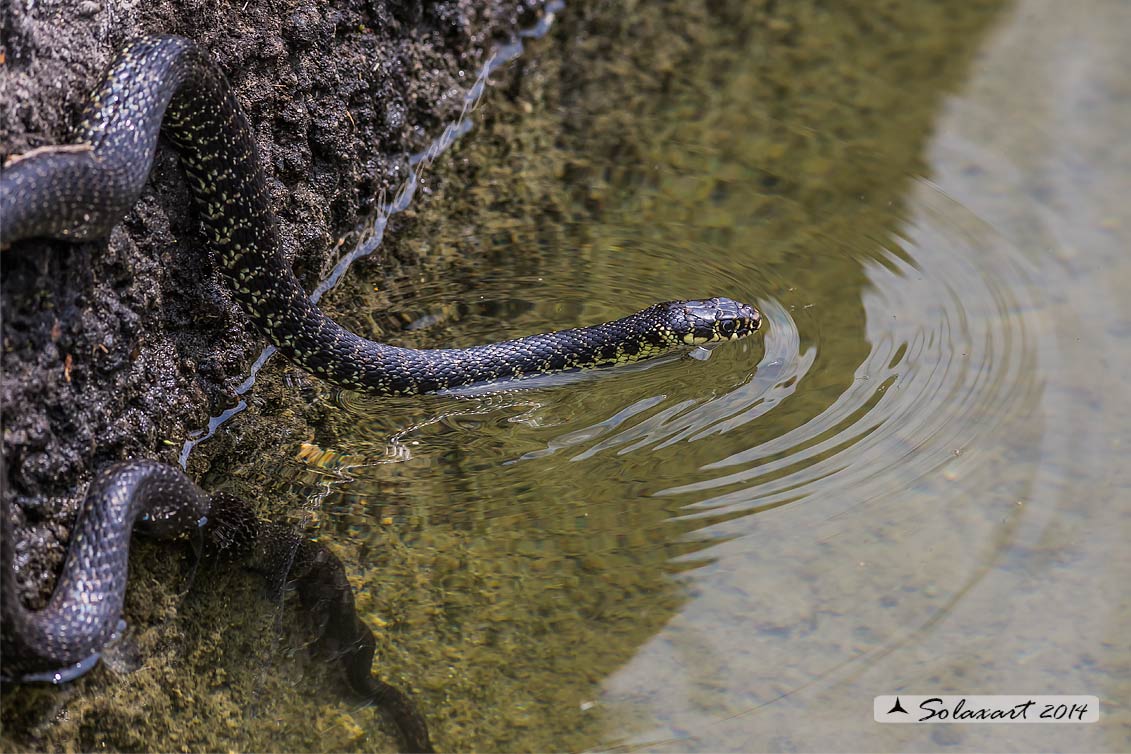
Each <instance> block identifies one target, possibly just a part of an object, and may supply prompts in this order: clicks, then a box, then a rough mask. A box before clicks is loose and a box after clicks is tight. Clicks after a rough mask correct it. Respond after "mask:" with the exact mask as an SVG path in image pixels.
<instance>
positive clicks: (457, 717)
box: [80, 0, 1131, 751]
mask: <svg viewBox="0 0 1131 754" xmlns="http://www.w3.org/2000/svg"><path fill="white" fill-rule="evenodd" d="M838 7H841V8H842V10H833V9H829V8H825V9H824V10H821V9H815V8H810V7H809V6H807V5H805V4H797V5H796V7H791V9H790V10H788V11H783V10H777V11H771V12H768V13H766V14H763V12H762V11H761V10H760V9H759V8H758V7H757V4H755V3H735V4H733V7H715V8H714V10H713V11H712V12H713V13H714V14H715V15H711V14H709V13H708V12H707V11H705V10H702V9H700V8H698V4H688V7H685V8H679V7H673V8H664V9H655V8H650V7H643V8H637V9H636V10H635V11H634V12H633V15H632V16H631V17H628V18H618V17H602V16H601V15H600V14H599V13H598V12H597V11H593V15H590V16H586V18H585V20H583V19H582V18H581V15H582V14H581V11H580V10H575V9H573V8H571V7H567V8H566V9H565V10H564V11H563V12H562V13H561V15H560V17H559V21H560V23H561V27H560V29H559V31H558V33H557V34H556V37H555V39H552V40H544V41H543V42H540V43H537V45H536V46H535V49H534V50H533V52H532V53H531V58H530V59H529V60H527V61H526V62H525V65H526V68H525V71H524V76H523V78H522V82H521V85H519V86H518V87H516V88H514V89H513V90H509V91H508V92H507V94H506V96H502V95H501V94H500V95H494V94H490V93H489V94H488V101H489V102H488V104H487V105H485V107H487V108H490V111H491V112H492V113H493V115H492V116H491V117H490V118H486V119H485V122H483V123H482V124H481V125H480V126H477V129H476V130H475V131H474V132H472V133H471V134H470V135H468V136H466V137H464V140H463V141H461V143H460V144H458V145H457V146H456V147H455V148H454V150H453V153H452V154H451V155H449V156H448V157H441V158H440V159H439V160H438V161H437V162H436V164H435V165H434V166H433V167H432V168H431V170H432V172H431V173H424V174H422V176H421V183H420V187H419V191H420V193H421V195H423V196H426V197H431V199H430V201H428V202H427V203H425V204H423V205H420V206H418V207H417V208H416V209H415V210H411V211H410V212H409V213H408V214H411V215H413V217H415V222H414V223H412V224H408V225H403V226H402V227H401V228H400V229H399V231H400V232H399V233H396V232H394V230H393V229H390V231H389V232H388V233H387V234H386V239H385V244H386V245H387V246H389V248H390V252H389V255H390V258H392V259H398V258H400V259H404V258H409V259H420V260H421V261H419V262H395V261H389V260H388V259H386V261H384V262H383V263H381V264H380V265H375V264H369V265H362V268H361V269H358V268H356V267H355V269H354V270H353V271H351V273H350V274H349V275H348V276H347V277H346V278H345V279H344V280H343V282H342V285H341V287H340V288H339V289H336V290H334V291H332V292H331V293H329V294H327V296H326V298H325V299H323V302H322V303H323V306H324V307H326V308H327V309H328V310H329V311H330V312H331V313H332V314H334V316H336V317H338V318H339V319H340V320H341V321H343V322H344V323H347V324H348V325H349V326H351V327H353V328H354V329H356V330H358V331H360V332H366V333H372V334H374V335H375V336H376V337H381V338H384V339H388V340H390V341H392V342H396V343H397V344H398V345H411V346H420V347H437V346H448V345H455V346H463V345H471V344H475V343H481V342H485V341H489V340H497V339H500V338H507V337H515V336H519V335H523V334H528V333H532V332H537V331H540V330H544V329H551V328H562V327H571V326H577V325H583V324H587V323H593V322H597V321H601V320H604V319H611V318H615V317H619V316H623V315H624V314H627V313H629V312H632V311H635V310H637V309H639V308H642V307H643V306H645V305H647V304H649V303H651V302H653V301H657V300H665V299H672V298H685V297H705V296H709V295H725V296H730V297H733V298H736V299H739V300H744V301H748V302H750V303H753V304H756V305H757V306H758V307H759V309H760V310H761V311H762V312H763V313H764V314H765V315H766V320H767V323H766V325H765V328H764V329H765V332H764V334H763V335H760V336H756V337H755V338H753V339H747V340H745V341H741V342H739V343H734V344H728V345H724V346H722V347H719V348H717V349H715V350H713V351H712V353H711V355H710V358H709V359H707V360H705V361H700V360H695V359H686V358H684V359H677V360H671V361H668V362H665V363H662V364H658V365H656V366H653V367H651V368H648V369H644V370H625V371H616V372H614V373H609V374H602V375H600V376H599V378H595V379H584V380H575V381H566V382H564V383H560V384H559V383H556V382H555V383H553V384H550V385H543V386H536V387H533V388H528V389H523V390H517V391H501V392H493V393H487V394H473V395H466V396H425V397H421V398H417V399H376V398H371V397H367V396H363V395H358V394H353V393H344V392H339V391H333V390H330V389H326V388H317V389H315V390H314V391H313V397H312V403H311V405H310V406H308V407H304V409H303V410H305V412H306V414H307V415H308V416H310V417H312V422H313V423H312V424H311V425H310V426H309V427H308V428H303V429H300V430H297V431H295V433H294V440H293V443H292V444H291V445H290V446H289V447H282V448H279V449H278V451H277V454H276V455H275V456H274V457H273V458H271V459H269V460H268V461H266V462H264V461H262V460H259V459H247V461H246V462H237V463H236V464H234V465H235V467H236V468H235V469H227V470H225V472H224V474H222V475H219V476H220V477H221V478H223V476H225V475H228V476H231V477H234V478H236V479H243V480H244V482H243V486H242V487H240V486H239V483H238V482H237V484H236V489H238V490H240V491H242V492H244V493H245V494H248V493H249V492H250V491H255V492H257V493H258V494H259V496H260V497H261V498H262V499H263V500H269V501H274V502H275V503H276V504H277V505H278V506H279V507H285V508H290V509H295V510H298V511H300V512H303V513H304V514H305V516H306V519H307V521H308V523H309V524H310V526H311V528H312V531H313V532H314V533H315V534H316V535H317V536H319V537H320V538H321V539H322V540H323V541H325V542H329V543H332V546H333V547H334V548H335V550H336V551H337V552H338V553H339V554H340V555H341V556H342V557H343V558H344V560H345V561H346V562H347V567H348V568H349V571H350V577H351V580H352V581H353V583H354V584H355V586H356V587H357V589H358V604H359V607H360V608H361V610H362V611H363V612H364V614H365V615H366V618H367V620H368V621H369V622H370V624H371V625H373V626H374V628H376V629H377V630H378V631H377V632H378V641H379V643H380V647H379V661H378V665H377V666H376V668H377V670H378V672H379V673H380V674H381V675H382V676H383V677H385V678H386V679H388V680H391V681H393V682H395V683H398V684H400V685H404V686H406V687H409V688H412V689H414V691H415V693H416V696H417V698H418V699H419V700H420V703H421V706H422V708H423V709H424V712H425V715H426V717H428V719H429V721H430V723H431V724H432V726H433V730H434V739H436V740H437V741H438V744H439V745H440V746H441V747H442V748H451V749H461V750H470V749H477V750H501V751H522V750H585V749H607V748H620V749H624V750H636V749H642V750H649V751H724V750H734V751H754V750H767V751H820V750H825V751H876V750H880V751H896V750H913V751H938V750H986V751H1014V750H1039V751H1062V750H1074V751H1117V750H1128V749H1129V748H1131V714H1129V713H1128V708H1127V705H1126V703H1125V700H1126V698H1127V696H1128V693H1129V692H1131V684H1129V682H1128V679H1129V678H1131V640H1129V639H1128V632H1127V628H1126V627H1127V626H1128V625H1129V624H1131V621H1129V619H1131V601H1129V599H1128V596H1127V586H1126V585H1127V584H1128V583H1131V581H1129V578H1128V577H1129V576H1131V554H1129V550H1128V548H1127V544H1126V543H1127V541H1128V535H1129V534H1131V506H1129V504H1128V501H1129V492H1131V474H1129V473H1128V471H1127V469H1126V465H1125V463H1124V459H1125V455H1126V449H1127V447H1128V443H1129V442H1131V437H1129V433H1128V430H1127V427H1128V426H1129V424H1131V422H1129V419H1131V417H1129V413H1131V402H1129V401H1128V400H1127V399H1128V396H1129V390H1128V379H1127V376H1126V375H1127V374H1128V373H1129V372H1131V369H1129V368H1131V357H1129V356H1128V353H1129V351H1128V349H1127V347H1126V343H1127V341H1128V339H1129V338H1131V304H1129V303H1128V300H1127V295H1126V291H1127V290H1131V260H1129V258H1128V255H1127V250H1128V248H1129V245H1131V219H1129V218H1128V215H1127V210H1126V197H1127V196H1131V145H1129V143H1128V141H1127V139H1126V134H1127V133H1129V132H1131V85H1129V84H1128V79H1127V78H1126V76H1125V75H1124V72H1125V71H1127V70H1128V68H1129V66H1131V53H1128V51H1127V47H1126V44H1125V39H1126V35H1127V33H1128V32H1129V31H1131V11H1129V9H1128V7H1127V6H1125V5H1122V4H1119V3H1115V2H1109V3H1103V2H1094V3H1091V4H1089V5H1088V6H1087V8H1086V9H1084V8H1077V7H1075V6H1072V5H1070V4H1063V3H1056V2H1053V1H1052V0H1047V1H1045V2H1022V3H1018V4H1015V5H1004V6H990V7H988V8H986V9H984V10H983V9H979V10H956V9H955V8H949V7H948V8H947V9H945V10H937V11H936V10H935V9H933V8H931V7H928V6H926V5H918V6H916V7H915V10H914V11H912V10H911V9H910V8H902V9H901V10H900V11H899V12H898V15H894V16H892V17H886V16H885V15H884V13H883V11H882V9H876V8H872V9H870V10H869V11H868V12H867V13H860V14H857V13H853V12H852V11H851V10H846V8H847V7H848V6H846V5H843V6H838ZM571 14H573V15H571ZM790 14H792V15H790ZM590 26H592V27H593V29H590ZM587 32H592V33H587ZM538 45H540V46H538ZM266 371H267V372H268V373H269V374H268V375H267V382H266V384H263V385H261V386H259V387H257V388H256V389H257V390H262V391H263V393H262V394H263V395H264V396H267V397H264V398H261V399H259V400H256V399H255V398H252V400H251V401H250V404H251V405H252V408H251V410H250V411H248V412H246V413H245V414H242V415H241V416H239V417H237V418H236V419H235V420H234V421H233V422H232V424H231V425H230V426H228V427H227V428H226V429H225V428H221V430H220V431H221V432H222V433H223V432H231V433H233V434H234V435H236V436H239V434H240V433H246V432H254V431H255V426H256V425H255V423H254V422H256V421H262V420H263V418H264V417H268V418H270V417H271V416H272V414H273V413H274V412H286V411H289V410H293V409H292V408H290V407H289V406H290V405H291V404H292V403H293V399H288V400H287V401H284V403H286V405H287V406H288V408H275V407H274V406H275V405H276V403H275V396H280V395H281V396H291V395H293V390H290V388H289V387H288V386H287V384H286V383H287V381H288V370H287V368H286V366H285V365H284V364H281V363H273V364H271V365H269V367H268V369H267V370H266ZM280 377H282V379H280ZM280 385H282V387H281V388H280ZM273 390H274V391H275V392H271V391H273ZM308 392H309V391H308ZM241 463H242V464H243V465H241ZM248 600H250V601H253V600H251V598H250V597H249V598H248ZM230 602H231V604H240V597H239V596H236V597H233V598H231V599H230ZM226 607H228V609H231V607H230V605H228V604H227V603H226ZM190 612H193V613H195V612H197V610H196V608H192V609H191V610H190ZM237 612H238V611H237ZM198 619H199V620H201V621H202V623H203V625H204V628H201V629H198V630H197V633H196V634H195V635H193V638H191V640H190V642H189V646H190V647H191V646H196V647H200V649H199V651H198V652H197V654H196V655H193V656H190V657H189V658H187V659H186V660H182V662H184V663H185V664H186V665H187V666H188V668H187V669H186V671H185V672H186V673H193V672H195V673H196V674H198V675H199V674H200V668H209V671H208V672H209V673H211V674H215V673H217V672H220V671H215V670H211V669H212V668H215V667H217V666H220V667H224V668H226V675H225V676H224V677H223V678H222V679H221V680H220V681H215V680H213V681H211V682H210V683H211V684H212V685H211V686H209V687H208V688H209V689H210V690H209V691H208V692H200V693H199V694H198V695H197V696H196V697H191V698H192V699H193V700H194V702H193V704H189V705H188V707H187V709H189V710H190V711H191V712H192V714H191V715H190V717H191V718H192V719H193V720H194V721H195V722H194V725H197V726H198V727H197V729H199V725H200V723H201V721H203V724H204V725H205V726H209V725H211V726H213V727H215V728H218V729H219V730H220V733H219V734H217V735H218V736H219V737H218V738H215V739H209V740H210V742H211V744H212V745H211V746H209V748H218V746H237V747H238V748H251V749H263V748H312V749H326V750H336V749H343V748H372V747H378V746H382V745H387V743H388V739H384V738H381V734H380V733H379V732H378V728H379V726H380V722H379V718H378V716H377V715H376V713H375V712H374V711H373V710H367V709H353V708H350V707H349V706H348V705H347V704H345V703H343V702H342V701H341V700H340V699H339V698H337V697H335V696H334V695H333V694H331V693H329V692H327V693H321V692H318V693H315V692H313V691H312V689H313V688H319V686H318V684H317V683H316V682H314V681H312V679H311V678H310V677H303V675H302V673H303V672H305V673H306V674H307V675H308V676H309V675H310V674H311V673H312V672H313V671H311V669H310V667H309V666H308V667H307V668H306V669H305V670H304V671H300V672H299V673H298V675H289V674H290V673H292V672H293V671H292V668H293V667H295V666H298V665H301V663H302V662H303V660H302V658H303V654H304V653H302V652H301V651H299V652H293V653H291V656H287V657H282V658H280V657H278V656H277V654H278V652H277V650H278V645H279V643H280V642H279V641H278V640H268V644H270V645H271V649H272V652H273V653H270V654H264V653H262V652H261V653H260V654H258V655H257V654H254V653H252V654H248V655H247V657H244V655H243V653H245V652H247V651H248V650H247V649H246V647H243V646H240V645H234V644H235V642H236V639H235V638H234V637H237V636H243V635H244V634H243V633H242V632H241V631H238V630H235V629H232V628H231V627H230V626H227V625H225V626H223V627H222V628H219V629H218V628H217V623H216V620H217V619H216V618H211V617H207V618H203V619H201V618H199V616H198ZM233 620H236V621H237V623H238V621H239V620H240V619H239V618H238V617H237V618H235V619H233ZM245 622H246V620H245ZM251 625H253V626H254V625H256V624H255V623H254V621H251ZM258 625H259V626H260V628H261V629H263V631H264V633H265V634H266V635H268V636H278V633H277V632H275V631H272V630H270V629H271V628H272V627H273V624H272V623H271V621H270V619H269V620H268V621H267V622H266V623H263V622H261V623H260V624H258ZM264 627H266V628H264ZM244 629H246V626H244ZM210 632H211V633H210ZM219 634H223V635H224V637H225V639H224V640H223V641H219V640H215V638H214V635H219ZM292 638H293V637H292ZM212 641H217V644H216V645H213V644H211V643H210V642H212ZM225 641H226V642H227V644H224V642H225ZM282 644H283V645H284V646H286V645H287V642H286V641H283V642H282ZM221 645H222V646H224V647H225V648H224V649H223V651H218V650H216V649H215V646H221ZM233 645H234V646H233ZM265 657H267V658H268V659H266V660H265V659H264V658H265ZM218 658H219V659H218ZM264 662H266V663H268V665H267V666H266V669H264V668H262V667H259V664H261V663H264ZM241 663H242V664H241ZM249 667H252V668H256V670H255V671H253V672H250V673H249V672H248V668H249ZM194 668H195V669H197V670H196V671H194V670H193V669H194ZM138 675H141V674H135V676H133V677H134V678H136V677H137V676H138ZM248 676H250V678H251V681H250V685H248V681H247V677H248ZM209 677H211V676H209ZM278 679H282V680H281V681H279V680H278ZM272 683H279V686H280V687H282V690H281V689H280V687H273V686H271V684H272ZM240 684H244V685H243V686H241V685H240ZM215 688H222V689H223V691H222V695H224V698H225V699H226V700H227V701H226V702H225V703H227V702H231V703H232V704H233V705H234V706H235V708H236V709H238V710H240V712H238V713H235V714H236V716H237V717H239V719H240V720H241V724H240V726H233V725H232V724H231V720H232V714H233V713H232V712H231V710H229V709H228V708H227V707H224V706H223V704H221V703H219V702H215V701H214V699H215V698H217V695H218V694H221V692H216V691H215V690H214V689H215ZM248 688H250V691H249V690H248ZM899 692H902V693H938V694H943V693H981V694H990V693H994V694H1094V695H1097V696H1098V697H1099V698H1100V700H1101V705H1102V708H1101V722H1100V723H1098V724H1095V725H1087V726H1083V725H1062V726H1041V727H1036V726H1017V725H1011V726H933V727H930V728H923V727H915V726H880V725H876V724H874V723H873V722H872V719H871V704H872V697H873V696H875V695H878V694H887V693H899ZM153 693H155V694H158V695H160V693H163V692H153ZM287 693H289V694H290V696H286V694H287ZM240 694H243V696H240ZM247 698H251V699H252V700H253V702H254V703H253V704H252V706H251V708H250V711H249V709H248V707H246V706H244V705H245V704H246V702H245V701H243V700H245V699H247ZM237 702H238V703H237ZM208 705H212V706H208ZM174 707H175V708H176V709H180V707H179V703H178V704H177V705H174ZM225 726H227V727H226V728H225ZM237 727H238V730H237ZM385 730H386V731H387V728H386V729H385ZM162 735H165V734H162ZM147 740H148V739H147ZM154 740H156V741H159V742H163V743H164V744H165V745H163V746H161V745H158V748H172V747H173V746H174V745H180V744H181V743H184V742H186V741H187V742H189V743H193V742H195V743H196V744H197V745H199V743H200V739H194V738H192V737H190V736H185V735H183V734H181V733H174V734H168V735H166V737H164V738H161V737H158V738H156V739H154ZM80 741H84V742H87V743H90V742H91V741H93V739H91V740H88V739H85V738H82V739H80ZM217 742H219V743H217ZM233 742H234V743H233ZM86 748H90V746H86Z"/></svg>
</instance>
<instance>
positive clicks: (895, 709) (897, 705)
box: [888, 696, 911, 715]
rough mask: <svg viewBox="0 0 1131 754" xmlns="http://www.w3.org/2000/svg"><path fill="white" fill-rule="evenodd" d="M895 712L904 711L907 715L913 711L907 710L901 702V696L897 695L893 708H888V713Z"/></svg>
mask: <svg viewBox="0 0 1131 754" xmlns="http://www.w3.org/2000/svg"><path fill="white" fill-rule="evenodd" d="M893 712H902V713H903V714H905V715H910V714H911V713H910V712H908V711H907V710H905V709H903V705H902V704H900V702H899V697H898V696H897V697H896V698H895V704H894V705H892V708H891V709H889V710H888V714H889V715H890V714H891V713H893Z"/></svg>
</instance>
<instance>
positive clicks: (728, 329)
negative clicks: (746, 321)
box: [719, 319, 738, 338]
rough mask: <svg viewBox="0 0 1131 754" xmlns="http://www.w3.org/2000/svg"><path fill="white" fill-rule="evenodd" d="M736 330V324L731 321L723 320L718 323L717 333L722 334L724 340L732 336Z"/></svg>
mask: <svg viewBox="0 0 1131 754" xmlns="http://www.w3.org/2000/svg"><path fill="white" fill-rule="evenodd" d="M736 330H738V323H737V322H735V321H734V320H733V319H724V320H723V321H722V322H720V323H719V332H720V333H722V334H723V337H724V338H729V337H731V336H733V335H734V333H735V331H736Z"/></svg>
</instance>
